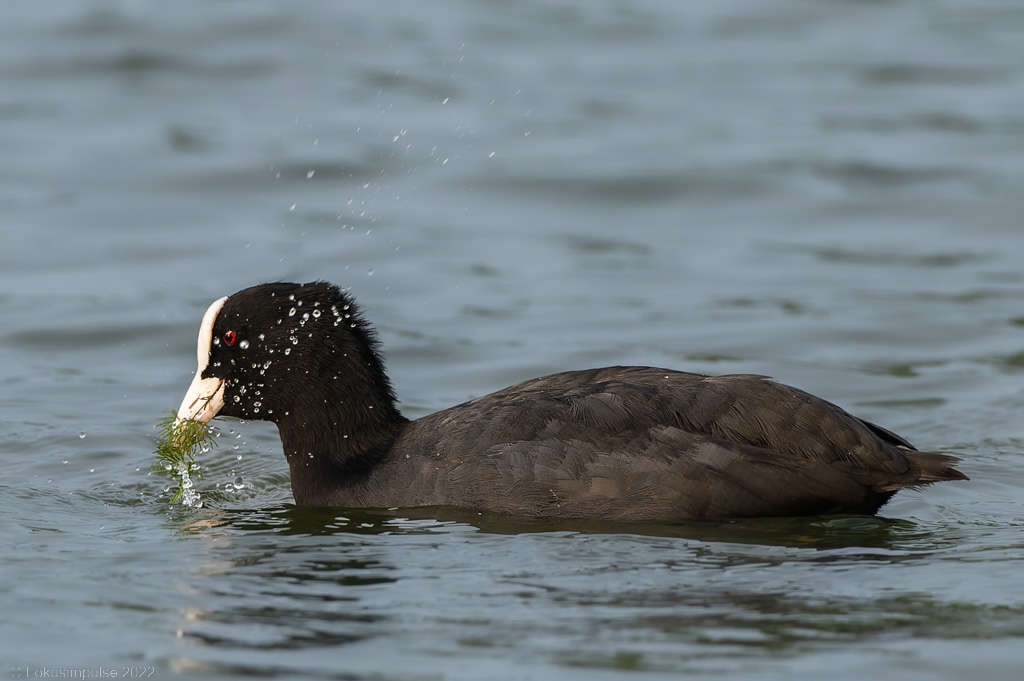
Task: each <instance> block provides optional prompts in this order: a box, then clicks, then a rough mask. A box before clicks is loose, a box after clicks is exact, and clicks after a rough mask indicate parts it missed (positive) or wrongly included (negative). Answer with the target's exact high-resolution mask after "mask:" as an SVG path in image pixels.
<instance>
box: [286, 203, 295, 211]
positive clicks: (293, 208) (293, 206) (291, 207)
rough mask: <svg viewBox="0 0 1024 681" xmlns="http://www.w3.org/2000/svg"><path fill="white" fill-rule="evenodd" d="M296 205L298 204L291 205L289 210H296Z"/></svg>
mask: <svg viewBox="0 0 1024 681" xmlns="http://www.w3.org/2000/svg"><path fill="white" fill-rule="evenodd" d="M295 205H296V204H294V203H293V204H292V205H291V206H289V207H288V210H295Z"/></svg>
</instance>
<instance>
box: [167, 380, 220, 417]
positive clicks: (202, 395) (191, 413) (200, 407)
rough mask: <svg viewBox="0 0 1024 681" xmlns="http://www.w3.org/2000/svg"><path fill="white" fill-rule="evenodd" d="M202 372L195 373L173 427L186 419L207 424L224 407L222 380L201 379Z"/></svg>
mask: <svg viewBox="0 0 1024 681" xmlns="http://www.w3.org/2000/svg"><path fill="white" fill-rule="evenodd" d="M202 374H203V370H202V369H200V370H199V371H197V372H196V377H195V378H193V379H192V385H190V386H189V387H188V392H186V393H185V399H183V400H182V401H181V406H180V407H178V416H177V418H175V419H174V425H178V424H179V423H181V422H182V421H185V420H187V419H193V420H195V421H201V422H203V423H208V422H209V421H210V419H212V418H213V417H214V416H216V415H217V412H219V411H220V410H221V409H222V408H223V407H224V379H222V378H203V376H202Z"/></svg>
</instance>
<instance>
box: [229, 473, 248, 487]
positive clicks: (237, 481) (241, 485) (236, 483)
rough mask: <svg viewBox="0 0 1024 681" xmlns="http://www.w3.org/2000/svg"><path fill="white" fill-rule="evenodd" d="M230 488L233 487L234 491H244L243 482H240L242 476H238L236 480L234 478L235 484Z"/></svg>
mask: <svg viewBox="0 0 1024 681" xmlns="http://www.w3.org/2000/svg"><path fill="white" fill-rule="evenodd" d="M232 487H234V488H235V489H244V488H245V480H242V476H241V475H239V476H238V477H237V478H235V482H234V483H233V484H232Z"/></svg>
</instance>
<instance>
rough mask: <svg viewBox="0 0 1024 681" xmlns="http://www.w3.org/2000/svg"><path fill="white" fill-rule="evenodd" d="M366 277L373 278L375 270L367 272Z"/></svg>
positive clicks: (371, 269)
mask: <svg viewBox="0 0 1024 681" xmlns="http://www.w3.org/2000/svg"><path fill="white" fill-rule="evenodd" d="M366 276H368V277H372V276H373V268H372V267H371V268H370V269H369V270H367V271H366Z"/></svg>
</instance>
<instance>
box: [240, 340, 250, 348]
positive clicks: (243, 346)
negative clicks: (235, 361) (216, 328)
mask: <svg viewBox="0 0 1024 681" xmlns="http://www.w3.org/2000/svg"><path fill="white" fill-rule="evenodd" d="M238 347H239V348H240V349H242V350H248V349H249V341H247V340H244V341H242V342H240V343H239V344H238Z"/></svg>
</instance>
